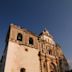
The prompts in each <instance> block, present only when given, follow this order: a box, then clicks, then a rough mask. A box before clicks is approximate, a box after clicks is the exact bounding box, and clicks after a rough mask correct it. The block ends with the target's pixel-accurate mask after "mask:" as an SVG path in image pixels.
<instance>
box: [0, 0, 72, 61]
mask: <svg viewBox="0 0 72 72" xmlns="http://www.w3.org/2000/svg"><path fill="white" fill-rule="evenodd" d="M10 23H15V24H17V25H20V26H23V27H25V28H27V29H28V30H30V31H32V32H34V33H36V34H37V35H38V34H39V33H40V32H41V31H42V30H43V29H44V28H45V27H46V28H47V29H48V31H49V32H50V33H51V34H52V35H53V36H54V39H55V41H56V42H58V43H59V44H60V45H61V47H62V50H63V52H64V54H65V56H66V58H67V59H68V60H69V61H70V62H72V0H0V57H1V55H2V53H3V50H4V48H5V47H4V46H5V38H6V33H7V30H8V26H9V24H10Z"/></svg>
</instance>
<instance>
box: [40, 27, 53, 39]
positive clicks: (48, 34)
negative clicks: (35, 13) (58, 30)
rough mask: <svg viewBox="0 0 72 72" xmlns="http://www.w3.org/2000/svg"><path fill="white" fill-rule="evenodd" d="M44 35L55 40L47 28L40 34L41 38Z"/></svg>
mask: <svg viewBox="0 0 72 72" xmlns="http://www.w3.org/2000/svg"><path fill="white" fill-rule="evenodd" d="M42 35H45V36H48V37H51V38H53V37H52V35H51V34H50V33H49V31H48V30H47V29H46V28H45V29H44V30H43V31H42V32H41V33H40V34H39V36H42Z"/></svg>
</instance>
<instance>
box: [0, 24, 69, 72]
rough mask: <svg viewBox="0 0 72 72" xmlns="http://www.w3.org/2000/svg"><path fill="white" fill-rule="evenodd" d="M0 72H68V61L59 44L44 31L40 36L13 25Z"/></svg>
mask: <svg viewBox="0 0 72 72" xmlns="http://www.w3.org/2000/svg"><path fill="white" fill-rule="evenodd" d="M0 62H1V64H0V65H1V67H0V69H1V70H0V72H66V71H68V69H69V66H68V63H67V60H66V58H65V56H64V54H63V52H62V50H61V47H60V46H59V44H57V43H56V42H55V41H54V38H53V36H52V35H51V34H50V33H49V32H48V30H47V29H44V31H42V32H41V33H40V34H39V35H38V36H37V35H35V34H34V33H32V32H30V31H28V30H27V29H25V28H21V27H20V26H16V25H14V24H11V25H10V26H9V30H8V33H7V37H6V46H5V50H4V52H3V56H2V59H1V61H0Z"/></svg>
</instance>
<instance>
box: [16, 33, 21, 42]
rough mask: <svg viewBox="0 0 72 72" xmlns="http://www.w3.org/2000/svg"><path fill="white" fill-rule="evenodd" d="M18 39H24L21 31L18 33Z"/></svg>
mask: <svg viewBox="0 0 72 72" xmlns="http://www.w3.org/2000/svg"><path fill="white" fill-rule="evenodd" d="M17 40H19V41H22V34H21V33H18V35H17Z"/></svg>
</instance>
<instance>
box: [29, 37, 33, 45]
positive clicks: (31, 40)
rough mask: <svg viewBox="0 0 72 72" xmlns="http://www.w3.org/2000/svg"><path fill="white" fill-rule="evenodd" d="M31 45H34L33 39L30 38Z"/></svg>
mask: <svg viewBox="0 0 72 72" xmlns="http://www.w3.org/2000/svg"><path fill="white" fill-rule="evenodd" d="M29 44H31V45H33V38H31V37H30V38H29Z"/></svg>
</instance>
